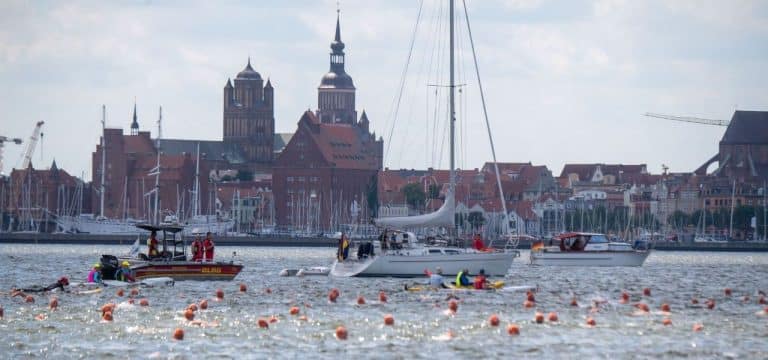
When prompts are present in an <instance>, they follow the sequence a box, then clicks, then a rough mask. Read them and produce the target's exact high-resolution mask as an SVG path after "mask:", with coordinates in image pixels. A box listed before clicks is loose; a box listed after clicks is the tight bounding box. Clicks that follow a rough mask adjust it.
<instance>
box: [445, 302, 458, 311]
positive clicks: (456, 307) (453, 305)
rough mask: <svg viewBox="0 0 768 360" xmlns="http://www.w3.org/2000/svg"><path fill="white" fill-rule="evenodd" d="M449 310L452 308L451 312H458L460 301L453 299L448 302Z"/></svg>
mask: <svg viewBox="0 0 768 360" xmlns="http://www.w3.org/2000/svg"><path fill="white" fill-rule="evenodd" d="M448 310H451V312H456V311H457V310H459V303H458V302H456V300H451V302H449V303H448Z"/></svg>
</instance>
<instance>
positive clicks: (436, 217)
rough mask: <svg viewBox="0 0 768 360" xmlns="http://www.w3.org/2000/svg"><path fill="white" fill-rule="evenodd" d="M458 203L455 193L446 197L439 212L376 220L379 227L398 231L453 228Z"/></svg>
mask: <svg viewBox="0 0 768 360" xmlns="http://www.w3.org/2000/svg"><path fill="white" fill-rule="evenodd" d="M455 210H456V201H455V200H454V197H453V193H448V194H447V195H446V196H445V202H444V203H443V206H441V207H440V208H439V209H437V211H435V212H432V213H429V214H424V215H417V216H396V217H386V218H378V219H375V220H374V222H375V223H376V225H377V226H381V227H391V228H396V229H403V228H416V227H436V226H453V224H454V214H455Z"/></svg>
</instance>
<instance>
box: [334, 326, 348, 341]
mask: <svg viewBox="0 0 768 360" xmlns="http://www.w3.org/2000/svg"><path fill="white" fill-rule="evenodd" d="M348 335H349V334H348V333H347V328H345V327H344V326H339V327H337V328H336V338H337V339H339V340H347V336H348Z"/></svg>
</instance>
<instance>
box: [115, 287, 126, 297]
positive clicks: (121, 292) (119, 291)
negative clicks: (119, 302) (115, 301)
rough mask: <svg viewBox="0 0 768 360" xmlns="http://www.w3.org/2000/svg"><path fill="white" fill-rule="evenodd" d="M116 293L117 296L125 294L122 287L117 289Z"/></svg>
mask: <svg viewBox="0 0 768 360" xmlns="http://www.w3.org/2000/svg"><path fill="white" fill-rule="evenodd" d="M116 295H117V296H119V297H123V295H125V291H124V290H123V289H117V293H116Z"/></svg>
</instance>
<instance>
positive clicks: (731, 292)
mask: <svg viewBox="0 0 768 360" xmlns="http://www.w3.org/2000/svg"><path fill="white" fill-rule="evenodd" d="M723 292H725V296H731V294H733V291H732V290H731V288H725V290H723Z"/></svg>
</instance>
